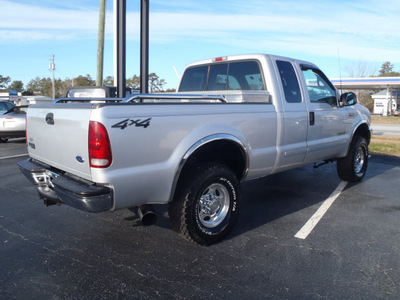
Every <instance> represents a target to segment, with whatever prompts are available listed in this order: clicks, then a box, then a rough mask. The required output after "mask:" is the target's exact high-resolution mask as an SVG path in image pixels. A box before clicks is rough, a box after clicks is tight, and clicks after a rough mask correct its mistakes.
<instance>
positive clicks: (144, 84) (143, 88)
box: [140, 0, 150, 94]
mask: <svg viewBox="0 0 400 300" xmlns="http://www.w3.org/2000/svg"><path fill="white" fill-rule="evenodd" d="M149 1H150V0H141V5H140V93H142V94H143V93H144V94H147V93H148V92H149Z"/></svg>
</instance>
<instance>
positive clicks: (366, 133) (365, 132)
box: [353, 123, 371, 144]
mask: <svg viewBox="0 0 400 300" xmlns="http://www.w3.org/2000/svg"><path fill="white" fill-rule="evenodd" d="M355 135H358V136H362V137H363V138H365V139H366V140H367V143H368V144H369V142H370V141H371V131H370V130H369V127H368V125H367V124H366V123H363V124H361V125H360V126H358V128H357V130H356V131H355V132H354V135H353V136H355Z"/></svg>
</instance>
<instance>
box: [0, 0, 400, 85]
mask: <svg viewBox="0 0 400 300" xmlns="http://www.w3.org/2000/svg"><path fill="white" fill-rule="evenodd" d="M149 1H150V2H149V3H150V42H149V43H150V45H149V48H150V53H149V64H150V66H149V71H150V72H155V73H156V74H157V75H158V76H159V77H160V78H162V79H165V80H166V82H167V85H166V86H165V88H176V86H177V85H178V82H179V79H178V76H177V75H176V72H175V71H174V67H175V69H176V70H177V71H178V73H180V74H181V73H182V71H183V69H184V67H185V65H186V64H188V63H190V62H193V61H197V60H201V59H206V58H212V57H219V56H229V55H235V54H247V53H267V54H275V55H281V56H287V57H293V58H298V59H302V60H306V61H311V62H313V63H315V64H316V65H318V66H319V67H320V68H321V69H322V70H323V71H324V73H325V74H326V75H327V76H328V77H329V78H339V77H340V76H341V77H343V78H344V77H348V76H349V74H350V71H349V70H350V69H351V70H353V72H354V73H355V74H357V73H358V72H359V70H354V69H357V68H358V69H360V68H364V69H365V68H366V69H367V70H368V72H369V74H373V73H374V74H375V75H377V74H378V72H379V69H380V67H381V65H382V63H384V62H385V61H390V62H391V63H392V64H394V71H397V72H399V71H400V18H399V15H400V2H399V1H398V0H386V1H382V0H351V1H344V0H334V1H331V0H245V1H243V0H241V1H240V0H219V1H215V0H201V1H200V0H181V1H178V0H168V1H165V0H149ZM126 2H127V17H126V19H127V24H126V31H127V46H126V47H127V49H126V51H127V58H126V60H127V65H126V72H127V74H126V76H127V78H128V77H132V76H133V75H134V74H136V75H139V73H140V55H139V54H140V53H139V52H140V51H139V50H140V2H141V1H140V0H127V1H126ZM99 9H100V0H69V1H59V0H41V1H35V0H12V1H11V0H0V75H2V76H9V77H10V78H11V80H12V81H14V80H21V81H23V82H24V83H25V85H26V84H27V83H28V82H29V81H30V80H31V79H33V78H35V77H37V76H39V77H51V76H52V73H51V71H50V70H49V64H50V60H51V58H52V56H53V55H54V56H55V65H56V69H55V77H56V78H61V79H65V78H73V77H77V76H79V75H83V76H85V75H86V74H90V75H91V76H92V78H94V79H95V78H96V61H97V36H98V20H99ZM112 10H113V0H108V1H107V12H106V37H105V54H104V77H106V76H108V75H110V76H113V75H114V74H113V72H114V66H113V64H114V59H113V11H112ZM360 66H362V67H360Z"/></svg>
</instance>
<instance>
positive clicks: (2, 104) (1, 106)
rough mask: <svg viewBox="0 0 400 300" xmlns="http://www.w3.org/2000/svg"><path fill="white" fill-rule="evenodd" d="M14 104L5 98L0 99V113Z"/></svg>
mask: <svg viewBox="0 0 400 300" xmlns="http://www.w3.org/2000/svg"><path fill="white" fill-rule="evenodd" d="M14 106H15V105H14V104H12V103H11V102H10V101H7V100H0V115H2V114H4V113H6V112H7V111H8V110H10V109H11V108H13V107H14Z"/></svg>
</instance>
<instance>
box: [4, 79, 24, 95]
mask: <svg viewBox="0 0 400 300" xmlns="http://www.w3.org/2000/svg"><path fill="white" fill-rule="evenodd" d="M8 89H9V90H17V91H18V92H21V93H22V92H23V91H24V83H23V82H22V81H21V80H15V81H13V82H11V84H10V85H9V86H8Z"/></svg>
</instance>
